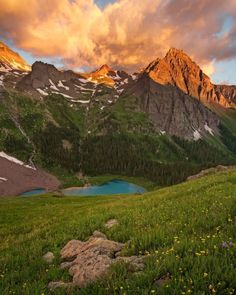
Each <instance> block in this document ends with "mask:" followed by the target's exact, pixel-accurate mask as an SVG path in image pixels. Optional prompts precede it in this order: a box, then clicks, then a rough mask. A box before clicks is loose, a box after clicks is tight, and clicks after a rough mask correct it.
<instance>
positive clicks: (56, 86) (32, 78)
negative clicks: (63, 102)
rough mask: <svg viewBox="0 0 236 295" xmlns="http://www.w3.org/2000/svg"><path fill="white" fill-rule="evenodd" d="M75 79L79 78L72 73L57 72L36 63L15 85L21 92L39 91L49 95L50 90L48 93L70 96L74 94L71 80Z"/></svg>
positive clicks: (55, 69) (45, 64)
mask: <svg viewBox="0 0 236 295" xmlns="http://www.w3.org/2000/svg"><path fill="white" fill-rule="evenodd" d="M77 78H79V76H78V75H77V74H75V73H74V72H72V71H59V70H58V69H57V68H56V67H54V66H53V65H51V64H47V63H43V62H40V61H37V62H35V63H34V64H33V65H32V71H31V72H30V73H29V74H28V75H26V76H25V77H23V78H22V80H21V81H20V82H19V83H18V84H17V88H18V89H19V90H22V91H37V90H39V89H40V90H41V94H42V93H43V91H44V92H45V93H49V90H50V92H53V91H54V92H58V93H67V95H70V94H71V92H73V93H74V91H75V89H74V85H73V81H72V80H73V79H77ZM72 86H73V89H72ZM39 94H40V91H39Z"/></svg>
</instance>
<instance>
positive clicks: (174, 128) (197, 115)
mask: <svg viewBox="0 0 236 295" xmlns="http://www.w3.org/2000/svg"><path fill="white" fill-rule="evenodd" d="M129 91H130V94H132V95H135V96H136V97H137V104H138V105H139V106H140V109H141V110H142V111H144V112H146V113H148V114H149V116H150V118H151V120H152V122H153V124H154V126H155V129H156V131H158V132H160V133H162V134H164V133H167V134H170V135H175V136H178V137H182V138H186V139H189V140H198V139H200V138H202V137H204V136H205V135H207V134H208V135H210V134H211V135H213V134H217V132H218V124H219V119H218V117H217V116H216V114H215V113H213V112H212V111H211V110H210V109H208V108H207V107H205V106H204V105H203V104H202V103H201V102H200V101H198V100H196V99H194V98H193V97H191V96H189V95H188V94H186V93H185V92H183V91H182V90H181V89H180V88H178V87H175V86H174V85H171V84H165V85H164V84H163V83H157V82H156V81H154V80H153V79H152V78H151V77H150V75H149V74H147V73H144V74H143V75H142V76H141V77H140V78H139V79H138V80H137V81H136V83H135V84H134V86H133V87H132V88H131V89H130V90H129Z"/></svg>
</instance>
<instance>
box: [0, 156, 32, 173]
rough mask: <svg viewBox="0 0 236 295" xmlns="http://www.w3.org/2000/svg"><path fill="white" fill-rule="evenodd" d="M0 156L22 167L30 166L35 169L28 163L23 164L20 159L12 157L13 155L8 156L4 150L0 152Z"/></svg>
mask: <svg viewBox="0 0 236 295" xmlns="http://www.w3.org/2000/svg"><path fill="white" fill-rule="evenodd" d="M0 157H1V158H4V159H7V160H8V161H10V162H13V163H15V164H18V165H20V166H24V167H26V168H30V169H33V170H36V169H35V168H33V167H31V166H29V165H25V164H24V163H23V162H22V161H20V160H18V159H16V158H14V157H12V156H9V155H7V154H6V153H4V152H0Z"/></svg>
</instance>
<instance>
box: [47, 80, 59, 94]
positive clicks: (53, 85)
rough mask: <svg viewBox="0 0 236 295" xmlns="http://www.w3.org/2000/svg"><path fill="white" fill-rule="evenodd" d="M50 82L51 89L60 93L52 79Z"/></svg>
mask: <svg viewBox="0 0 236 295" xmlns="http://www.w3.org/2000/svg"><path fill="white" fill-rule="evenodd" d="M49 82H50V84H51V86H50V88H51V89H54V90H57V91H59V89H58V88H57V87H56V85H55V84H54V83H53V82H52V80H51V79H49Z"/></svg>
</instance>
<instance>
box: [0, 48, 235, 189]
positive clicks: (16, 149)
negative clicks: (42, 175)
mask: <svg viewBox="0 0 236 295" xmlns="http://www.w3.org/2000/svg"><path fill="white" fill-rule="evenodd" d="M234 103H235V86H221V85H214V84H213V83H212V82H211V81H210V78H209V77H207V76H206V75H205V74H204V73H203V72H202V70H201V69H200V67H199V66H198V65H197V64H196V63H195V62H193V61H192V60H191V59H190V57H188V55H187V54H185V53H184V52H183V51H181V50H177V49H170V50H169V52H168V53H167V54H166V56H165V57H164V58H163V59H159V58H158V59H156V60H154V61H153V62H152V63H150V64H149V65H148V66H147V67H146V68H145V69H144V70H142V71H140V72H138V73H135V74H132V75H130V74H128V73H126V72H124V71H119V70H114V69H112V68H111V67H109V66H108V65H103V66H102V67H100V68H99V69H97V70H95V71H93V72H91V73H76V72H73V71H71V70H68V71H63V70H59V69H57V68H56V67H55V66H53V65H50V64H47V63H43V62H40V61H37V62H35V63H34V64H33V65H32V69H31V71H29V72H22V71H16V70H10V71H8V72H5V71H0V151H1V150H2V151H4V152H6V153H7V154H9V155H12V156H15V157H16V158H18V159H20V160H22V161H24V162H26V163H30V164H32V162H33V163H34V165H35V166H36V167H42V168H44V169H46V170H48V171H50V172H51V173H53V174H55V175H57V176H58V177H59V179H60V180H61V181H62V184H63V183H64V181H67V180H68V178H72V179H73V181H75V173H76V172H78V171H82V172H83V173H84V174H87V175H101V174H107V173H110V174H116V175H117V174H122V175H129V176H143V175H145V176H146V177H147V178H149V179H151V180H153V181H155V182H156V181H157V182H158V184H159V185H170V184H173V183H177V182H180V181H182V180H184V179H186V177H187V176H189V175H191V174H194V173H195V172H198V171H199V170H201V169H203V168H207V167H211V166H215V165H218V164H224V165H228V164H233V163H236V152H235V151H236V113H235V112H236V111H235V109H234ZM76 184H77V183H75V185H76ZM0 185H1V184H0Z"/></svg>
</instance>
